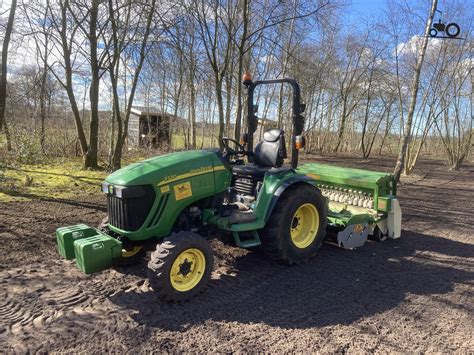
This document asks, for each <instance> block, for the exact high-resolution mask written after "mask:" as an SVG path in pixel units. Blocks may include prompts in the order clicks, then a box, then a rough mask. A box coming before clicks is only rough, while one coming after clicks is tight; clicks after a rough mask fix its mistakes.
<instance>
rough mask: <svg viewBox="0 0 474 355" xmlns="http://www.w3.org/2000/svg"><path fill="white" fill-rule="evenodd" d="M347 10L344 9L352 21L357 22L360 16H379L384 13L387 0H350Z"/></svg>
mask: <svg viewBox="0 0 474 355" xmlns="http://www.w3.org/2000/svg"><path fill="white" fill-rule="evenodd" d="M349 1H350V2H349V4H348V6H347V10H346V11H344V13H345V14H346V16H347V18H348V21H349V22H350V23H354V24H356V23H357V19H358V18H361V17H362V18H367V17H369V16H370V17H372V16H374V17H377V16H378V15H379V14H381V13H383V10H384V8H385V7H386V0H349Z"/></svg>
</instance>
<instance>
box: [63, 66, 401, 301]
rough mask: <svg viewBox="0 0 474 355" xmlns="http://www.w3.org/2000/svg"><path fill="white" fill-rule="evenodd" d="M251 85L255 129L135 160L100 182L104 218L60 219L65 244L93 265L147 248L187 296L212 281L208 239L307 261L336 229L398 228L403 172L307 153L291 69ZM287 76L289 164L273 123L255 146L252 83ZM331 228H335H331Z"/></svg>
mask: <svg viewBox="0 0 474 355" xmlns="http://www.w3.org/2000/svg"><path fill="white" fill-rule="evenodd" d="M243 84H244V85H245V86H246V87H247V94H248V101H247V102H248V107H247V126H248V127H247V132H246V133H245V134H244V135H243V139H242V141H241V142H237V141H236V140H234V139H232V138H227V137H225V138H223V139H222V145H223V146H224V149H222V150H219V149H210V150H195V151H184V152H177V153H172V154H168V155H164V156H159V157H155V158H151V159H147V160H144V161H142V162H139V163H135V164H132V165H129V166H127V167H125V168H123V169H121V170H118V171H116V172H114V173H113V174H111V175H109V176H108V177H107V178H106V180H105V182H104V183H103V184H102V191H103V192H104V194H106V196H107V207H108V218H107V220H105V221H104V223H102V225H101V226H99V228H92V227H89V226H86V225H83V224H80V225H75V226H69V227H63V228H59V229H58V230H57V232H56V237H57V242H58V250H59V252H60V254H61V255H62V256H63V257H65V258H66V259H76V264H77V266H78V267H79V269H81V270H82V271H83V272H85V273H87V274H89V273H93V272H97V271H100V270H103V269H105V268H108V267H111V266H112V265H114V264H129V263H133V262H135V261H137V260H140V259H141V258H142V257H143V255H144V254H145V251H146V250H149V249H150V248H151V247H152V248H153V251H152V253H151V256H150V258H149V261H148V278H149V283H150V285H151V287H152V288H153V289H154V291H156V292H157V294H158V295H159V296H160V297H162V298H164V299H166V300H170V301H182V300H187V299H189V298H191V297H193V296H195V295H196V294H198V293H199V292H200V291H202V290H203V289H204V287H205V286H206V284H207V283H208V281H209V279H210V276H211V271H212V268H213V253H212V249H211V247H210V246H209V244H208V242H207V239H208V238H209V237H211V236H216V235H219V236H225V237H226V238H227V239H229V238H231V240H233V241H234V242H235V244H236V245H237V246H239V247H242V248H254V247H258V248H260V249H261V250H262V251H263V254H266V255H267V256H268V257H270V258H272V259H275V260H280V261H282V262H284V263H287V264H300V263H303V262H306V261H307V260H308V259H309V258H311V257H312V256H314V255H315V253H316V252H317V250H318V249H319V248H320V246H321V244H322V242H323V240H324V239H325V237H326V234H327V235H328V236H331V237H332V238H333V241H334V242H336V243H337V244H338V245H339V246H341V247H344V248H348V249H352V248H357V247H359V246H362V245H363V244H364V243H365V242H366V240H367V239H368V238H372V239H376V240H380V241H382V240H384V239H386V238H394V239H395V238H399V237H400V231H401V210H400V206H399V204H398V200H397V198H396V182H395V180H394V179H393V177H392V176H391V175H389V174H385V173H377V172H369V171H364V170H358V169H348V168H341V167H333V166H329V165H323V164H315V163H307V164H303V165H301V166H298V151H299V149H301V148H302V147H303V146H304V138H303V136H302V133H303V128H304V117H303V116H302V113H303V112H304V109H305V105H304V104H301V102H300V88H299V85H298V83H297V82H296V81H295V80H293V79H281V80H266V81H256V82H252V80H251V78H250V77H249V76H248V75H246V76H244V81H243ZM270 84H289V85H290V87H291V88H292V90H293V105H292V115H293V117H292V118H293V119H292V123H293V127H292V130H291V131H292V136H291V144H290V145H291V165H286V164H285V163H284V162H285V159H286V158H287V151H286V143H285V134H284V132H283V130H281V129H270V130H268V131H266V132H265V133H264V134H263V140H262V141H261V142H259V143H258V144H256V146H255V148H254V146H253V137H254V133H255V131H256V129H257V124H258V118H257V111H258V109H257V106H256V105H255V104H254V90H255V88H257V87H258V86H259V85H270ZM326 232H328V233H326Z"/></svg>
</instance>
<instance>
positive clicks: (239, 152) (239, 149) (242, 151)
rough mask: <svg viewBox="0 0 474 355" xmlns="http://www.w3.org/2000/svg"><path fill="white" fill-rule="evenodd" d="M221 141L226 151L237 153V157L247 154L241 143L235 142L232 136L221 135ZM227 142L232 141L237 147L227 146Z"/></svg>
mask: <svg viewBox="0 0 474 355" xmlns="http://www.w3.org/2000/svg"><path fill="white" fill-rule="evenodd" d="M221 142H222V145H223V146H224V148H225V150H226V151H227V153H229V154H230V155H237V156H239V157H243V156H245V154H247V152H246V150H245V148H244V146H243V145H242V144H240V143H239V142H237V141H236V140H235V139H233V138H229V137H222V139H221ZM229 142H232V143H234V144H235V146H236V147H237V150H235V149H233V148H231V147H229Z"/></svg>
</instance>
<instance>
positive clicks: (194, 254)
mask: <svg viewBox="0 0 474 355" xmlns="http://www.w3.org/2000/svg"><path fill="white" fill-rule="evenodd" d="M205 269H206V258H205V257H204V254H203V253H202V251H200V250H199V249H195V248H191V249H186V250H185V251H183V252H182V253H181V254H179V255H178V257H177V258H176V260H175V261H174V262H173V265H172V266H171V273H170V280H171V285H172V286H173V288H174V289H175V290H177V291H180V292H186V291H189V290H191V289H193V288H194V287H196V285H197V284H198V283H199V281H201V279H202V276H203V275H204V270H205Z"/></svg>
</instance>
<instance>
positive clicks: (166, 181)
mask: <svg viewBox="0 0 474 355" xmlns="http://www.w3.org/2000/svg"><path fill="white" fill-rule="evenodd" d="M219 170H225V166H224V165H219V166H216V167H214V168H213V167H212V166H205V167H201V168H197V169H192V170H191V171H190V172H189V173H186V174H181V175H169V176H167V177H165V178H164V179H163V180H162V181H160V182H159V183H158V186H163V185H166V184H169V183H171V182H175V181H179V180H183V179H187V178H190V177H193V176H197V175H202V174H207V173H212V172H214V171H219Z"/></svg>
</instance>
